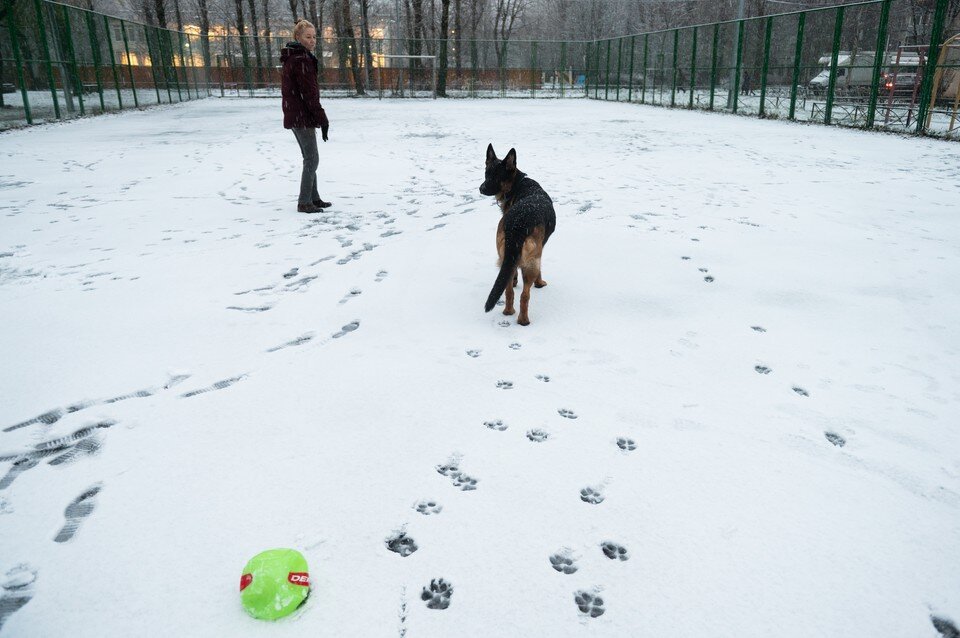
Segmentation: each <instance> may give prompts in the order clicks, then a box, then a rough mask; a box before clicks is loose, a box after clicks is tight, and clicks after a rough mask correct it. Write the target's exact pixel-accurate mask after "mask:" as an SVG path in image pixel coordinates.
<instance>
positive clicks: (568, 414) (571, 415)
mask: <svg viewBox="0 0 960 638" xmlns="http://www.w3.org/2000/svg"><path fill="white" fill-rule="evenodd" d="M557 412H558V413H559V414H560V416H562V417H563V418H565V419H575V418H577V413H576V412H574V411H573V410H568V409H566V408H560V409H559V410H557Z"/></svg>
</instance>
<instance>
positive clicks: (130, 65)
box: [120, 20, 159, 108]
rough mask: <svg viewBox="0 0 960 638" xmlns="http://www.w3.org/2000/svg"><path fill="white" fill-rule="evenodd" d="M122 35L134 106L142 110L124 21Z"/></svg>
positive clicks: (121, 28) (121, 29)
mask: <svg viewBox="0 0 960 638" xmlns="http://www.w3.org/2000/svg"><path fill="white" fill-rule="evenodd" d="M120 33H121V34H122V35H123V48H124V49H125V50H126V52H127V74H128V75H129V77H130V90H132V91H133V106H134V107H135V108H140V100H139V99H138V98H137V85H136V84H135V83H134V81H133V63H132V62H130V40H129V39H128V38H127V25H126V23H125V22H124V21H123V20H121V21H120ZM158 97H159V94H158Z"/></svg>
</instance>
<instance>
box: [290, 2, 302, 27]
mask: <svg viewBox="0 0 960 638" xmlns="http://www.w3.org/2000/svg"><path fill="white" fill-rule="evenodd" d="M290 17H292V18H293V23H294V24H296V23H297V20H299V19H300V18H298V17H297V0H290Z"/></svg>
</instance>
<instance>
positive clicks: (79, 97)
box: [59, 4, 87, 115]
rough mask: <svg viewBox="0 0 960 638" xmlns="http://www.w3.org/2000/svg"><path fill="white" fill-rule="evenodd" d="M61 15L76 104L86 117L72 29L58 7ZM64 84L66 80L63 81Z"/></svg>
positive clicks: (63, 8) (67, 16) (64, 9)
mask: <svg viewBox="0 0 960 638" xmlns="http://www.w3.org/2000/svg"><path fill="white" fill-rule="evenodd" d="M59 7H60V11H61V13H62V14H63V25H64V27H65V29H64V32H65V34H66V36H67V55H69V56H70V66H71V67H73V78H74V80H75V85H74V86H75V91H76V94H77V102H78V103H79V104H80V115H86V114H87V111H86V109H85V108H84V105H83V80H81V79H80V67H79V66H78V65H77V53H76V51H75V50H74V48H73V29H72V28H71V26H70V13H69V10H68V9H67V7H66V6H65V5H62V4H61V5H59ZM64 84H66V79H64Z"/></svg>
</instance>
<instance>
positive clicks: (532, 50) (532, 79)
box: [530, 40, 537, 97]
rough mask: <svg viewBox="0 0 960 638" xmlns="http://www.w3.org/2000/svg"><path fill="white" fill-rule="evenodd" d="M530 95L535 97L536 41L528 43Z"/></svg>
mask: <svg viewBox="0 0 960 638" xmlns="http://www.w3.org/2000/svg"><path fill="white" fill-rule="evenodd" d="M530 97H537V42H536V40H534V41H533V42H531V43H530Z"/></svg>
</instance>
